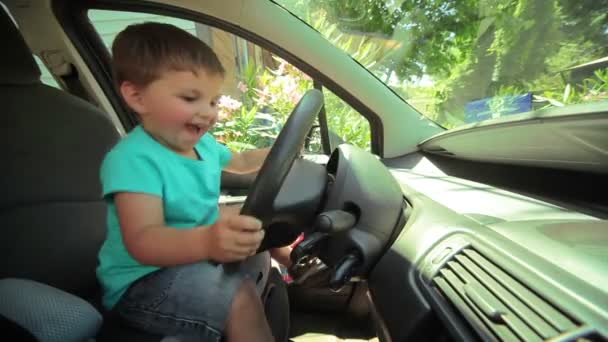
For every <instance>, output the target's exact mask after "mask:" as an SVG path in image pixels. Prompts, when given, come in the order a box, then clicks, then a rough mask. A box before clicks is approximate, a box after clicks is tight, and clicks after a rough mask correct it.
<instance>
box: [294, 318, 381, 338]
mask: <svg viewBox="0 0 608 342" xmlns="http://www.w3.org/2000/svg"><path fill="white" fill-rule="evenodd" d="M290 337H291V340H292V341H294V342H365V341H368V342H378V338H377V337H375V336H374V332H373V329H372V327H371V325H370V322H369V321H368V320H361V319H354V318H353V317H351V316H345V315H344V314H333V313H332V314H326V313H323V314H316V313H314V314H310V313H292V314H291V333H290Z"/></svg>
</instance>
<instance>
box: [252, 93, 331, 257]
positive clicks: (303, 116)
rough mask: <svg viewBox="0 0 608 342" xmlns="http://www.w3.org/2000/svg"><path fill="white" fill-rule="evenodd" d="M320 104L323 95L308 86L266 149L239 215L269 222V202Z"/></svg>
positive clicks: (296, 152)
mask: <svg viewBox="0 0 608 342" xmlns="http://www.w3.org/2000/svg"><path fill="white" fill-rule="evenodd" d="M322 106H323V94H322V93H321V92H320V91H319V90H317V89H311V90H309V91H307V92H306V93H305V94H304V96H302V98H301V99H300V101H299V102H298V104H297V105H296V106H295V108H294V109H293V111H292V112H291V114H290V115H289V118H288V119H287V122H286V123H285V125H284V126H283V129H282V130H281V132H280V133H279V136H278V137H277V139H276V141H275V143H274V145H273V146H272V148H271V149H270V152H269V153H268V156H267V157H266V160H265V161H264V164H263V165H262V168H261V169H260V171H259V173H258V176H257V178H256V180H255V181H254V183H253V185H252V187H251V189H250V191H249V194H248V195H247V199H246V200H245V203H244V204H243V207H242V209H241V214H242V215H249V216H254V217H256V218H258V219H259V220H261V221H262V223H263V226H264V227H266V226H267V224H268V223H270V221H271V219H272V216H273V212H274V211H273V203H274V201H275V199H276V198H277V195H278V194H279V191H280V190H281V186H282V185H283V182H284V181H285V178H286V177H287V174H288V173H289V170H290V169H291V167H292V165H293V164H294V161H295V160H296V158H298V156H299V154H300V151H301V149H302V146H304V141H305V139H306V136H307V134H308V132H309V131H310V129H311V128H312V125H313V123H314V121H315V118H316V117H317V115H318V114H319V111H320V110H321V108H322ZM267 238H268V234H267V236H265V237H264V241H262V244H261V245H260V248H259V250H258V251H259V252H261V251H264V250H266V249H267V248H268V247H269V246H268V241H267V240H268V239H267Z"/></svg>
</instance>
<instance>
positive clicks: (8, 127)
mask: <svg viewBox="0 0 608 342" xmlns="http://www.w3.org/2000/svg"><path fill="white" fill-rule="evenodd" d="M0 41H1V42H2V44H3V45H4V48H3V50H2V53H1V54H0V106H1V109H0V113H1V114H0V146H1V152H0V156H1V157H0V158H1V159H2V163H1V165H2V166H1V167H0V229H1V230H0V234H2V238H1V239H0V278H6V277H16V278H27V279H32V280H36V281H39V282H42V283H45V284H48V285H51V286H54V287H57V288H60V289H62V290H65V291H67V292H70V293H73V294H75V295H78V296H81V297H84V298H89V299H91V298H92V296H93V293H94V291H96V289H97V285H96V284H97V282H96V278H95V268H96V265H97V252H98V250H99V248H100V246H101V243H102V242H103V239H104V237H105V231H106V227H105V220H106V208H105V204H104V202H103V200H102V197H101V185H100V181H99V166H100V164H101V161H102V159H103V157H104V155H105V153H106V152H107V151H108V150H109V149H110V148H111V147H112V146H113V145H114V144H115V143H116V142H117V140H118V139H119V134H118V131H117V130H116V128H115V127H114V126H113V124H112V123H111V121H110V120H109V118H108V117H107V116H106V115H105V114H104V113H102V112H101V111H100V110H98V109H97V108H96V107H94V106H93V105H91V104H89V103H87V102H85V101H83V100H80V99H78V98H76V97H74V96H71V95H69V94H67V93H64V92H62V91H61V90H58V89H54V88H52V87H48V86H46V85H43V84H42V83H41V82H40V70H39V69H38V66H37V65H36V62H35V60H34V59H33V57H32V53H31V51H30V50H29V48H28V47H27V45H26V43H25V41H24V40H23V38H22V36H21V34H20V32H19V30H18V28H17V27H16V26H15V23H14V22H13V20H12V18H11V17H10V16H9V14H8V13H6V12H5V11H4V10H2V9H1V8H0Z"/></svg>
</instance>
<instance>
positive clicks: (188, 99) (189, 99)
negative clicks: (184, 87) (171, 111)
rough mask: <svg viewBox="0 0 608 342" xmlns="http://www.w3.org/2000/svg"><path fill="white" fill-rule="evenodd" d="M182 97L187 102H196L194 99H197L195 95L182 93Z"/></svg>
mask: <svg viewBox="0 0 608 342" xmlns="http://www.w3.org/2000/svg"><path fill="white" fill-rule="evenodd" d="M180 98H181V99H182V100H184V101H186V102H194V101H196V100H197V98H196V97H195V96H185V95H182V96H180Z"/></svg>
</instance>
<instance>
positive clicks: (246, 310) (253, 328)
mask: <svg viewBox="0 0 608 342" xmlns="http://www.w3.org/2000/svg"><path fill="white" fill-rule="evenodd" d="M224 332H225V334H226V339H227V341H229V342H233V341H237V342H238V341H251V342H258V341H259V342H266V341H274V339H273V337H272V333H271V332H270V327H269V326H268V322H267V321H266V316H265V314H264V308H263V306H262V301H261V299H260V296H259V294H258V292H257V291H256V288H255V285H254V284H253V281H251V280H245V281H244V282H243V284H242V285H241V287H240V288H239V290H238V292H237V293H236V296H235V298H234V300H233V301H232V306H231V309H230V314H229V316H228V322H227V323H226V329H225V331H224Z"/></svg>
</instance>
